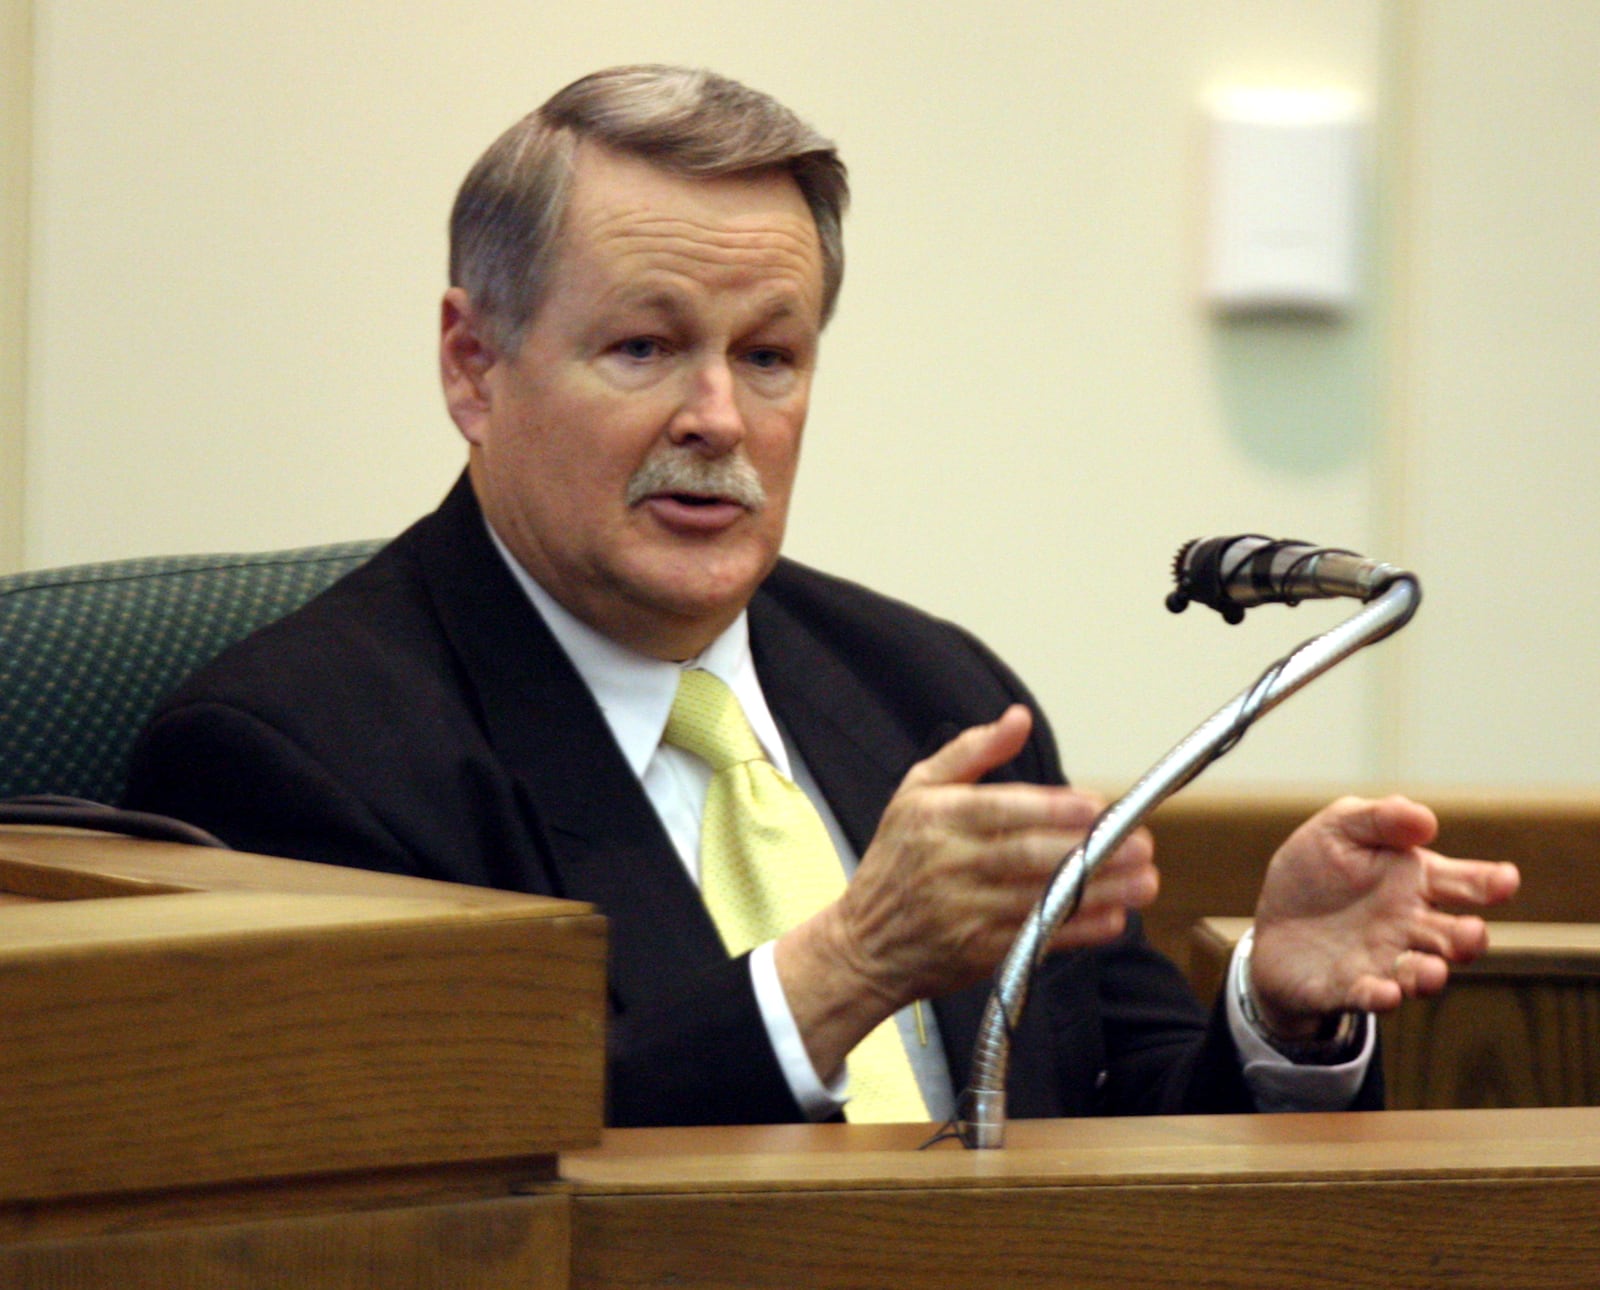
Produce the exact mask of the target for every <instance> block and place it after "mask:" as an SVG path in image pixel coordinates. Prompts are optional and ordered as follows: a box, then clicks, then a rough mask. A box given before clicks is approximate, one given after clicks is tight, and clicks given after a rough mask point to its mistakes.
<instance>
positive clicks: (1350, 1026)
mask: <svg viewBox="0 0 1600 1290" xmlns="http://www.w3.org/2000/svg"><path fill="white" fill-rule="evenodd" d="M1254 932H1255V929H1254V928H1251V929H1250V931H1248V932H1246V933H1245V939H1244V940H1242V941H1240V943H1239V949H1238V951H1237V953H1238V954H1239V955H1240V956H1241V958H1242V961H1241V962H1240V964H1239V966H1238V972H1237V976H1236V980H1237V982H1238V988H1237V990H1236V997H1237V999H1238V1001H1239V1011H1240V1012H1241V1013H1242V1014H1243V1015H1244V1019H1245V1021H1246V1022H1247V1023H1249V1026H1250V1029H1252V1030H1254V1031H1255V1032H1256V1034H1258V1035H1260V1036H1261V1038H1262V1039H1264V1040H1265V1041H1266V1042H1267V1043H1268V1044H1269V1045H1271V1047H1272V1049H1273V1051H1275V1052H1277V1053H1281V1054H1282V1055H1283V1056H1284V1057H1286V1058H1288V1059H1289V1060H1290V1061H1291V1062H1293V1063H1294V1064H1295V1065H1297V1066H1339V1065H1341V1064H1343V1063H1344V1062H1347V1061H1349V1060H1351V1059H1352V1058H1353V1057H1354V1056H1355V1055H1356V1054H1357V1053H1358V1052H1360V1051H1361V1046H1362V1044H1363V1043H1365V1042H1366V1037H1367V1032H1366V1025H1365V1022H1366V1019H1367V1014H1366V1013H1364V1012H1337V1013H1334V1014H1332V1015H1331V1016H1327V1017H1324V1018H1323V1019H1322V1025H1321V1026H1320V1027H1319V1028H1318V1030H1317V1033H1316V1034H1315V1035H1312V1036H1311V1037H1310V1038H1308V1039H1285V1038H1284V1037H1283V1036H1282V1035H1279V1034H1275V1033H1274V1032H1273V1030H1272V1028H1271V1027H1270V1026H1268V1025H1267V1023H1266V1021H1265V1020H1264V1019H1263V1018H1262V1016H1261V1009H1260V1007H1259V1006H1258V1005H1257V1003H1256V992H1255V987H1254V986H1252V985H1251V983H1250V951H1251V949H1252V948H1253V945H1254V940H1253V936H1254Z"/></svg>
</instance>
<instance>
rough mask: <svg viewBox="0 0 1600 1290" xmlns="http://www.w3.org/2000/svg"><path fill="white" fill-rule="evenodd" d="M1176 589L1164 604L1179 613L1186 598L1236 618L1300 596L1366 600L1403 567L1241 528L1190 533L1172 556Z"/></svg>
mask: <svg viewBox="0 0 1600 1290" xmlns="http://www.w3.org/2000/svg"><path fill="white" fill-rule="evenodd" d="M1172 576H1173V577H1174V579H1176V580H1177V584H1178V585H1177V589H1176V590H1174V591H1173V592H1172V593H1171V594H1170V595H1169V596H1168V597H1167V608H1168V609H1170V610H1171V611H1172V612H1173V613H1175V614H1178V613H1182V612H1183V611H1184V610H1185V609H1187V608H1188V607H1189V602H1190V601H1191V600H1194V601H1199V603H1200V604H1202V605H1207V606H1209V607H1210V608H1212V609H1215V610H1216V611H1217V612H1218V613H1219V614H1221V615H1222V617H1223V618H1224V619H1225V620H1226V621H1228V622H1230V623H1237V622H1241V621H1242V620H1243V619H1244V611H1245V610H1246V609H1250V608H1252V607H1253V606H1255V605H1266V604H1286V605H1296V604H1299V603H1300V601H1302V600H1326V599H1329V598H1331V597H1334V596H1352V597H1354V598H1355V599H1357V600H1371V599H1372V598H1373V597H1374V596H1377V595H1380V594H1382V593H1383V592H1384V591H1386V590H1388V588H1389V586H1390V584H1391V583H1393V582H1394V580H1395V579H1396V578H1401V577H1404V576H1406V575H1405V571H1404V570H1402V569H1397V568H1396V567H1395V566H1394V565H1392V564H1384V563H1383V562H1382V561H1380V560H1369V559H1367V558H1366V557H1365V556H1361V555H1357V554H1356V553H1355V552H1354V551H1345V550H1341V549H1340V548H1337V547H1325V546H1314V545H1312V544H1311V543H1309V542H1296V541H1293V540H1290V539H1278V540H1274V539H1273V538H1269V537H1263V536H1261V535H1260V534H1259V533H1243V534H1240V535H1239V536H1238V537H1220V538H1195V539H1194V540H1192V541H1189V542H1185V543H1184V544H1183V546H1181V547H1180V548H1179V549H1178V554H1177V555H1176V556H1174V557H1173V560H1172Z"/></svg>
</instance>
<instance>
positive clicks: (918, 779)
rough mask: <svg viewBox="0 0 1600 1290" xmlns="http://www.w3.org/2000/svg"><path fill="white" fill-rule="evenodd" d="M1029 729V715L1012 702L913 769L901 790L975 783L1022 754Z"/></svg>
mask: <svg viewBox="0 0 1600 1290" xmlns="http://www.w3.org/2000/svg"><path fill="white" fill-rule="evenodd" d="M1032 729H1033V713H1032V712H1030V711H1029V710H1028V709H1027V708H1026V707H1024V706H1023V705H1022V704H1020V703H1013V704H1012V705H1011V706H1010V707H1009V708H1007V709H1006V710H1005V711H1004V712H1002V713H1001V714H1000V715H999V717H997V718H996V719H995V720H993V721H991V722H989V723H988V724H987V725H982V726H971V727H969V728H968V729H966V730H963V731H962V732H961V733H960V734H959V735H957V736H956V737H955V738H954V739H952V740H951V741H950V742H949V743H947V744H945V746H944V747H943V748H941V749H939V751H938V752H936V753H934V754H933V756H931V757H928V758H925V759H924V760H922V761H920V762H918V763H917V764H916V765H915V766H913V767H912V768H911V769H910V771H909V772H907V774H906V777H905V781H904V783H903V784H902V787H903V788H911V787H918V786H922V785H927V784H975V783H977V782H978V780H980V779H982V778H983V777H984V776H985V775H987V774H988V773H989V772H990V771H991V770H994V769H996V768H997V767H999V766H1004V765H1005V764H1006V763H1007V762H1008V761H1010V760H1011V759H1012V758H1013V757H1015V756H1016V755H1017V754H1018V753H1019V752H1021V751H1022V748H1023V745H1024V744H1026V743H1027V742H1028V734H1029V732H1030V731H1031V730H1032Z"/></svg>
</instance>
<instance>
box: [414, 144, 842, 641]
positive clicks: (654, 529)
mask: <svg viewBox="0 0 1600 1290" xmlns="http://www.w3.org/2000/svg"><path fill="white" fill-rule="evenodd" d="M561 236H562V241H561V244H560V246H561V249H560V251H559V253H558V256H557V262H556V265H555V268H554V271H553V273H552V276H551V280H550V284H549V290H548V294H547V295H546V297H545V299H544V302H543V304H542V305H541V307H540V309H539V311H538V313H537V314H536V315H535V317H534V319H533V321H532V322H531V323H530V325H529V326H528V327H527V329H526V331H525V333H524V337H523V341H522V344H521V346H520V348H519V349H518V350H517V351H516V352H515V353H514V354H509V355H496V354H494V353H493V351H492V350H491V349H489V348H487V347H486V346H485V345H484V344H483V342H482V339H481V338H482V335H483V333H482V329H481V327H479V326H477V325H476V323H475V322H474V319H473V317H472V314H471V306H470V303H469V302H467V301H466V299H465V297H464V295H462V294H461V293H460V292H459V291H456V290H452V292H451V293H450V294H449V295H447V296H446V299H445V317H444V324H445V325H444V343H443V362H444V369H445V371H444V376H445V387H446V395H447V399H448V401H449V403H450V408H451V412H452V415H454V417H455V420H456V422H457V424H458V425H459V426H460V427H461V430H462V433H463V434H464V435H465V436H466V437H467V439H468V441H469V443H470V445H471V473H472V480H473V484H474V487H475V488H476V490H477V493H478V497H479V499H480V501H481V502H482V505H483V507H484V511H485V513H486V514H487V516H488V517H489V521H490V523H491V524H492V525H493V526H494V529H495V531H496V532H497V533H498V534H499V535H500V537H501V539H502V540H503V541H504V542H505V543H506V545H507V546H508V547H509V548H510V549H511V551H512V553H513V554H514V555H515V556H516V557H517V559H518V560H519V561H521V563H522V564H523V565H524V566H525V567H526V568H527V570H528V572H529V573H531V574H532V575H533V576H534V578H536V579H537V580H538V581H539V582H540V583H541V584H542V585H543V586H544V587H545V588H546V589H547V590H548V591H549V592H550V593H551V594H552V595H553V596H554V597H555V598H556V599H557V600H558V601H559V602H561V604H562V605H564V606H565V607H566V608H567V609H568V610H570V611H571V612H572V613H574V614H575V615H577V616H578V617H579V618H581V619H583V620H584V621H585V622H588V623H589V624H590V625H592V626H594V627H596V628H598V629H599V630H600V631H602V632H604V633H605V634H607V635H608V636H610V637H612V638H613V639H615V640H618V641H620V642H621V643H623V644H625V645H628V646H630V647H632V648H634V649H637V650H640V651H641V652H644V653H648V654H652V655H654V656H656V657H661V658H686V657H689V656H691V655H693V654H695V653H697V652H699V650H701V649H703V648H704V647H705V646H706V645H707V644H709V643H710V641H711V640H713V639H714V638H715V637H716V635H717V634H718V633H719V632H721V631H722V630H723V629H724V628H725V627H727V625H728V624H729V623H731V622H732V621H733V620H734V618H735V617H737V615H738V613H739V611H740V610H741V609H743V608H744V606H745V605H746V604H747V603H748V601H749V599H750V596H751V594H752V593H753V592H754V591H755V589H756V587H757V585H758V584H759V583H760V582H761V580H762V579H763V578H764V577H766V575H767V573H768V571H769V570H770V569H771V568H772V565H773V563H774V561H775V560H776V559H777V557H778V548H779V545H780V544H781V542H782V539H783V531H784V524H785V521H786V519H787V516H788V507H789V494H790V490H791V488H792V486H793V484H794V475H795V469H796V466H797V464H798V459H799V453H800V438H801V431H802V429H803V428H804V425H805V417H806V408H807V404H808V401H809V397H810V388H811V376H812V372H813V370H814V369H815V366H816V359H817V343H818V338H819V335H820V332H821V326H822V324H821V314H822V255H821V251H820V249H819V246H818V241H817V233H816V225H815V223H814V221H813V219H812V216H811V212H810V210H809V208H808V207H807V206H806V203H805V200H804V198H803V197H802V196H801V194H800V191H799V189H798V187H797V186H796V185H795V183H794V181H793V180H792V179H791V178H790V177H789V176H788V175H786V174H771V175H763V176H760V177H745V178H729V179H712V180H699V179H686V178H681V177H679V176H676V175H673V174H670V173H668V172H666V171H663V170H660V169H658V168H656V167H654V166H651V165H649V164H648V163H646V162H644V161H640V160H637V159H635V158H631V157H625V156H621V155H618V154H615V153H612V152H609V151H607V150H605V149H602V148H597V147H594V146H592V145H583V146H580V148H579V151H578V156H577V159H576V162H575V168H574V174H573V187H572V191H571V198H570V204H569V206H568V209H567V212H566V221H565V224H564V226H563V231H562V235H561ZM474 364H476V372H475V373H474V372H473V368H474ZM453 369H455V370H454V376H453Z"/></svg>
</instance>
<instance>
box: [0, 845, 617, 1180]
mask: <svg viewBox="0 0 1600 1290" xmlns="http://www.w3.org/2000/svg"><path fill="white" fill-rule="evenodd" d="M0 862H3V865H4V868H5V872H6V873H7V874H8V875H9V876H10V878H11V879H13V880H19V879H18V876H19V875H24V874H25V875H26V878H25V882H26V884H27V885H29V886H30V887H31V888H32V890H33V891H34V893H35V894H38V895H41V896H45V897H55V898H51V899H46V900H42V901H40V902H38V903H31V904H19V905H11V906H7V907H5V908H4V909H3V910H0V1088H4V1089H5V1104H4V1114H3V1119H0V1201H13V1202H16V1201H38V1200H42V1199H46V1198H51V1197H71V1196H88V1195H97V1194H103V1193H115V1192H133V1191H149V1190H153V1189H158V1188H178V1187H187V1188H196V1187H209V1186H215V1185H218V1184H226V1183H232V1182H245V1181H250V1182H260V1181H262V1180H264V1179H270V1178H289V1177H297V1176H312V1175H325V1174H331V1173H339V1172H359V1171H368V1170H384V1169H398V1168H404V1167H413V1168H414V1167H419V1166H425V1165H441V1164H450V1163H454V1162H464V1161H472V1160H497V1159H500V1160H503V1159H531V1158H533V1157H537V1156H542V1155H553V1154H554V1153H555V1152H557V1151H559V1150H561V1149H562V1148H564V1147H568V1146H574V1145H583V1144H586V1143H591V1142H593V1141H595V1140H596V1138H597V1137H598V1133H599V1127H600V1123H601V1116H602V1096H603V1086H604V1042H603V1034H604V998H605V993H604V992H605V943H604V922H603V920H602V919H600V918H599V917H598V916H596V915H594V914H593V913H592V912H589V910H588V907H587V906H582V905H574V904H571V903H568V902H562V901H553V900H548V899H545V898H542V897H532V896H519V895H515V894H512V893H506V892H487V893H485V892H482V891H480V890H479V889H475V888H465V887H455V886H453V885H450V884H444V883H430V882H424V881H422V880H417V879H407V878H391V877H389V876H387V875H381V874H372V873H366V872H364V871H357V870H349V869H338V868H334V867H330V866H316V865H303V864H300V863H299V862H295V861H284V860H271V859H268V858H265V857H245V856H240V855H237V854H235V853H230V852H217V851H206V850H198V849H194V848H185V847H174V846H166V845H163V844H155V843H141V842H136V841H131V840H128V839H107V838H102V837H98V836H95V835H85V834H76V835H73V834H63V833H59V832H58V833H55V834H46V833H40V832H37V831H24V830H0ZM126 890H141V891H147V892H151V893H158V894H145V895H140V896H139V897H138V898H137V899H128V898H123V897H121V896H105V895H103V894H102V895H95V894H91V893H97V892H99V893H103V892H105V891H126Z"/></svg>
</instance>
